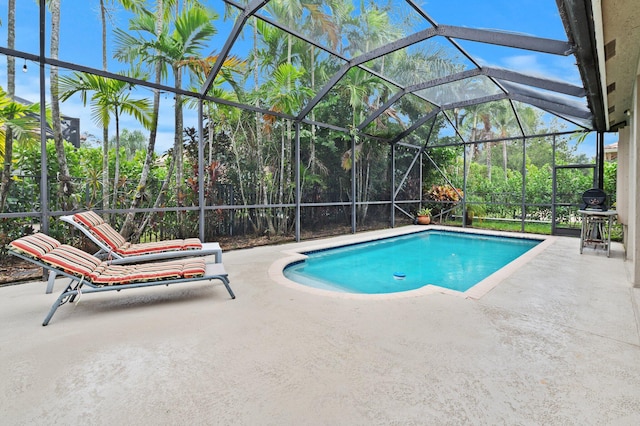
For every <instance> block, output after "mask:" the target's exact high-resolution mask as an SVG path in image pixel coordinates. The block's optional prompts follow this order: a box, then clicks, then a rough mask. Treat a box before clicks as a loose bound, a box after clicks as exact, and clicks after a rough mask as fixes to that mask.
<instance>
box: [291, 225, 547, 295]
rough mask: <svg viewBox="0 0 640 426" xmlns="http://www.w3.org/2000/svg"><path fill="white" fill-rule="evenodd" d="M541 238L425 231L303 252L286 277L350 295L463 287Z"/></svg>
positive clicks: (458, 288)
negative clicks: (424, 288) (429, 285)
mask: <svg viewBox="0 0 640 426" xmlns="http://www.w3.org/2000/svg"><path fill="white" fill-rule="evenodd" d="M540 242H541V241H540V240H533V239H526V238H510V237H495V236H489V235H479V234H465V233H460V232H447V231H436V230H429V231H425V232H419V233H414V234H410V235H404V236H398V237H392V238H386V239H382V240H375V241H370V242H366V243H361V244H353V245H348V246H343V247H338V248H332V249H328V250H321V251H316V252H310V253H305V254H306V255H307V256H308V258H307V259H306V260H305V261H302V262H297V263H294V264H291V265H289V266H287V267H286V268H285V270H284V275H285V276H286V277H287V278H289V279H290V280H292V281H295V282H297V283H300V284H304V285H308V286H311V287H316V288H322V289H327V290H333V291H341V292H348V293H365V294H379V293H396V292H401V291H407V290H414V289H417V288H420V287H423V286H425V285H427V284H433V285H436V286H440V287H444V288H448V289H452V290H457V291H466V290H468V289H469V288H471V287H473V286H474V285H475V284H477V283H478V282H480V281H482V280H483V279H484V278H486V277H488V276H489V275H491V274H492V273H494V272H496V271H497V270H499V269H500V268H502V267H503V266H505V265H506V264H508V263H509V262H511V261H513V260H514V259H516V258H517V257H519V256H520V255H522V254H524V253H525V252H527V251H528V250H530V249H531V248H533V247H535V246H536V245H537V244H539V243H540Z"/></svg>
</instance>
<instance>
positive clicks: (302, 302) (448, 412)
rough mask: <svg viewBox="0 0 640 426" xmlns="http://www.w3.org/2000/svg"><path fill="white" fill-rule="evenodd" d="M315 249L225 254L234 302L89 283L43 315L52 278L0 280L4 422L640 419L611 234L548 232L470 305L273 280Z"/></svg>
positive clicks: (633, 341)
mask: <svg viewBox="0 0 640 426" xmlns="http://www.w3.org/2000/svg"><path fill="white" fill-rule="evenodd" d="M388 232H389V231H385V232H383V233H382V234H385V235H386V233H388ZM379 234H380V233H375V234H374V235H379ZM367 235H371V234H358V236H357V237H358V238H364V237H366V236H367ZM351 238H353V237H352V236H348V237H347V236H345V237H339V238H336V239H334V240H338V241H344V240H347V239H351ZM317 243H318V242H307V243H300V244H291V245H286V246H277V247H263V248H255V249H250V250H239V251H231V252H226V253H224V255H223V261H224V263H225V266H226V268H227V271H228V272H229V274H230V278H231V285H232V288H233V289H234V291H235V293H236V295H237V299H236V300H230V299H229V296H228V294H227V292H226V291H225V289H224V287H222V285H221V284H217V283H216V284H215V285H213V286H212V285H210V284H206V283H199V284H198V283H194V284H187V285H180V286H172V287H168V288H167V287H155V288H150V289H139V290H131V291H127V292H124V291H123V292H120V293H116V292H111V293H105V294H90V295H86V296H84V297H82V298H81V300H80V303H79V304H77V305H65V306H62V307H61V308H60V309H59V310H58V312H57V313H56V315H55V316H54V317H53V320H52V321H51V323H50V325H49V326H47V327H42V326H41V325H40V324H41V321H42V319H43V317H44V316H45V314H46V312H47V311H48V309H49V307H50V305H51V304H52V303H53V301H54V300H55V298H56V296H57V295H56V294H45V293H44V289H45V285H46V283H43V282H42V283H28V284H22V285H16V286H9V287H3V288H0V324H1V326H0V418H1V419H2V423H3V424H7V425H9V424H10V425H34V424H39V425H52V424H65V425H76V424H82V425H87V424H91V425H114V424H136V425H137V424H140V425H147V424H149V425H158V424H172V425H178V424H180V425H184V424H192V425H201V424H202V425H204V424H216V425H218V424H220V425H230V424H239V425H258V424H260V425H302V424H304V425H391V424H397V425H440V424H442V425H449V424H452V425H462V424H465V425H466V424H492V425H493V424H509V425H516V424H522V425H530V424H536V425H538V424H539V425H543V424H544V425H551V424H562V425H567V424H569V425H585V424H593V425H605V424H612V425H626V424H628V425H637V424H640V337H639V333H638V304H639V303H640V289H634V288H632V286H631V285H630V284H629V281H628V278H627V271H626V265H625V262H624V261H623V253H622V250H623V248H622V246H620V245H615V246H614V247H613V251H612V255H611V258H607V257H606V255H603V254H602V253H600V252H594V251H593V250H585V253H584V254H583V255H580V254H579V250H578V244H579V241H578V240H577V239H572V238H557V239H556V240H555V241H554V242H553V243H552V244H551V245H550V247H548V248H547V249H546V250H545V251H544V252H542V253H540V254H538V255H537V256H536V257H534V258H533V259H532V260H531V261H529V262H528V263H527V264H526V265H524V266H521V267H520V268H518V269H517V270H515V271H513V272H512V273H511V275H509V276H507V277H506V278H504V280H503V281H502V282H501V283H499V284H498V285H497V286H495V288H493V289H492V290H491V291H490V292H489V293H488V294H486V295H484V296H483V297H482V298H480V299H479V300H473V299H469V298H463V297H459V296H455V295H451V294H441V293H434V294H421V295H416V296H412V297H403V298H392V299H389V300H382V299H375V300H367V299H352V298H339V297H328V296H324V295H318V294H314V293H313V292H309V291H305V290H303V289H299V288H295V287H292V286H285V285H281V284H279V283H276V282H274V281H273V280H272V278H271V277H270V275H269V272H268V271H269V269H270V267H271V265H272V264H273V263H274V262H276V261H277V260H278V259H280V258H282V257H285V256H286V255H285V254H284V252H287V251H289V250H292V249H295V248H299V247H302V246H311V245H314V244H317ZM61 290H62V282H59V283H57V284H56V288H55V291H54V293H56V292H59V291H61Z"/></svg>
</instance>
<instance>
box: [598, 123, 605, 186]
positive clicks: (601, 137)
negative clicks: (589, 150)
mask: <svg viewBox="0 0 640 426" xmlns="http://www.w3.org/2000/svg"><path fill="white" fill-rule="evenodd" d="M596 137H597V139H596V140H597V150H596V161H597V164H598V182H597V185H596V188H600V189H604V133H602V132H598V133H596Z"/></svg>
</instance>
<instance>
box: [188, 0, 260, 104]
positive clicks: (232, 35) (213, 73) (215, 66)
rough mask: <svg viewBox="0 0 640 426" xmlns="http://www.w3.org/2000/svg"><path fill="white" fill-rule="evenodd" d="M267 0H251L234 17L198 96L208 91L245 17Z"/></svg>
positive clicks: (249, 15) (240, 29)
mask: <svg viewBox="0 0 640 426" xmlns="http://www.w3.org/2000/svg"><path fill="white" fill-rule="evenodd" d="M269 1H270V0H253V1H252V2H251V3H249V4H248V5H247V6H246V7H245V8H244V10H243V11H242V13H240V15H239V16H238V18H237V19H236V22H235V24H233V29H232V30H231V33H230V34H229V37H227V41H225V43H224V46H222V50H221V51H220V54H219V55H218V58H217V59H216V62H215V64H213V67H211V71H209V75H208V76H207V79H206V80H205V82H204V84H203V85H202V87H201V88H200V96H204V95H206V94H207V92H208V91H209V88H210V87H211V85H212V84H213V80H214V79H215V78H216V75H218V72H220V69H221V68H222V65H223V64H224V61H225V60H226V59H227V57H228V56H229V52H230V51H231V48H232V47H233V45H234V43H235V42H236V39H237V38H238V36H239V35H240V31H242V28H243V27H244V24H245V23H246V22H247V19H249V18H250V17H251V16H252V15H253V14H254V13H256V11H258V10H259V9H260V8H261V7H262V6H264V5H265V4H267V3H269Z"/></svg>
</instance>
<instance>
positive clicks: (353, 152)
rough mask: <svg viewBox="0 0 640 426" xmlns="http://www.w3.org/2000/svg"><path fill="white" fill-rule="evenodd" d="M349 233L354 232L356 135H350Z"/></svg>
mask: <svg viewBox="0 0 640 426" xmlns="http://www.w3.org/2000/svg"><path fill="white" fill-rule="evenodd" d="M351 233H352V234H355V233H356V137H355V136H354V135H351Z"/></svg>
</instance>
